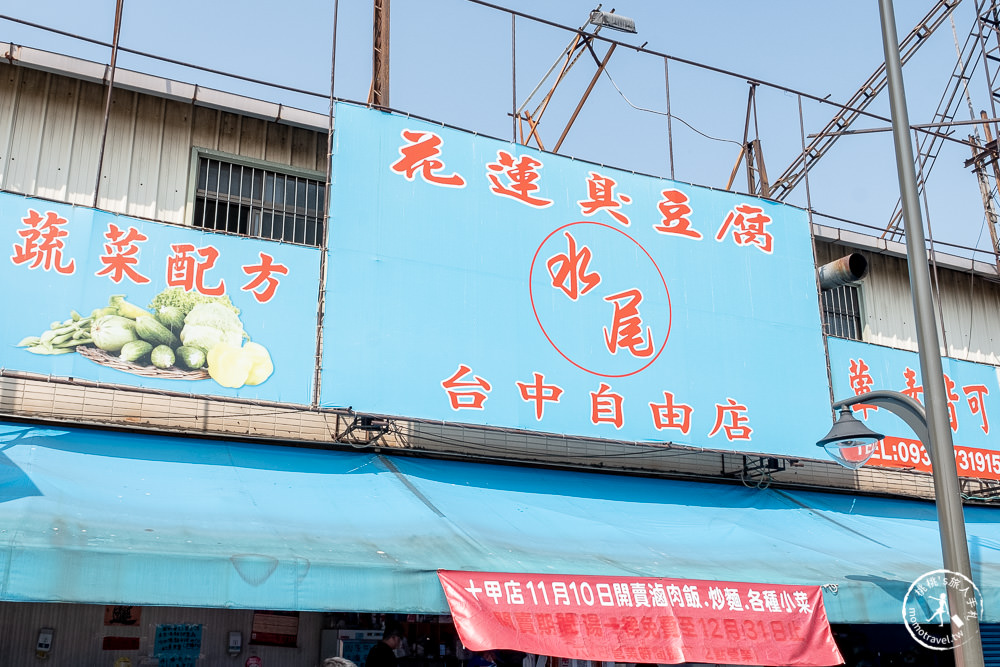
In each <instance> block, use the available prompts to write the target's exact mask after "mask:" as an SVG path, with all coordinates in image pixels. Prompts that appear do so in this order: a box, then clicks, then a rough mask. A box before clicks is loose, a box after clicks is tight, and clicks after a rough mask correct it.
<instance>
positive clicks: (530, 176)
mask: <svg viewBox="0 0 1000 667" xmlns="http://www.w3.org/2000/svg"><path fill="white" fill-rule="evenodd" d="M542 166H543V165H542V162H541V160H536V159H535V158H533V157H531V156H528V155H522V156H521V157H519V158H517V159H515V158H514V156H513V155H511V154H510V153H508V152H507V151H503V150H500V151H497V159H496V162H491V163H489V164H487V165H486V170H487V173H486V177H487V178H488V179H489V182H490V192H492V193H493V194H496V195H500V196H501V197H510V198H511V199H516V200H517V201H519V202H521V203H522V204H527V205H528V206H533V207H535V208H546V207H548V206H551V205H552V200H551V199H545V198H543V197H539V196H537V194H536V193H537V192H538V190H539V185H538V183H536V181H537V180H538V179H539V177H540V174H539V173H538V170H539V169H541V168H542Z"/></svg>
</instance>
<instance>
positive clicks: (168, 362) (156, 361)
mask: <svg viewBox="0 0 1000 667" xmlns="http://www.w3.org/2000/svg"><path fill="white" fill-rule="evenodd" d="M149 360H150V361H151V362H153V365H154V366H156V367H157V368H170V367H171V366H173V365H174V351H173V350H171V349H170V346H169V345H157V346H156V347H154V348H153V351H152V352H150V353H149Z"/></svg>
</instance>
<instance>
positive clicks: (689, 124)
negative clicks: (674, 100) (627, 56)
mask: <svg viewBox="0 0 1000 667" xmlns="http://www.w3.org/2000/svg"><path fill="white" fill-rule="evenodd" d="M604 75H605V76H607V77H608V81H610V82H611V85H612V86H614V88H615V90H617V91H618V94H619V95H621V98H622V99H623V100H625V103H626V104H628V105H629V106H630V107H632V108H633V109H635V110H636V111H644V112H646V113H651V114H656V115H657V116H666V117H667V118H672V119H674V120H676V121H679V122H681V123H683V124H684V125H686V126H687V127H688V129H690V130H691V131H692V132H695V133H696V134H700V135H701V136H703V137H705V138H706V139H711V140H712V141H720V142H725V143H730V144H735V145H737V146H742V145H743V144H742V143H740V142H739V141H735V140H733V139H722V138H720V137H713V136H711V135H709V134H706V133H704V132H702V131H701V130H699V129H698V128H696V127H695V126H694V125H692V124H691V123H689V122H687V121H686V120H684V119H683V118H681V117H680V116H678V115H677V114H672V113H667V112H666V111H660V110H658V109H647V108H646V107H640V106H637V105H635V104H633V103H632V100H630V99H629V98H628V97H627V96H626V95H625V93H624V92H623V91H622V89H621V88H619V87H618V84H617V83H615V80H614V78H613V77H612V76H611V72H609V71H608V68H607V67H605V68H604Z"/></svg>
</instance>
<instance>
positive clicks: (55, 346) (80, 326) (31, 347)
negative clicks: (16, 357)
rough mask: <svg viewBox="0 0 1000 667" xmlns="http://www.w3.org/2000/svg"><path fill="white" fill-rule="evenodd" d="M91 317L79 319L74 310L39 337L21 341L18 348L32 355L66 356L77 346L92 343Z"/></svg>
mask: <svg viewBox="0 0 1000 667" xmlns="http://www.w3.org/2000/svg"><path fill="white" fill-rule="evenodd" d="M93 321H94V320H93V318H92V317H81V315H80V313H78V312H76V311H75V310H74V311H72V312H71V313H70V317H69V318H68V319H66V320H63V321H62V322H58V321H57V322H53V323H52V324H51V325H50V326H49V328H48V329H47V330H46V331H43V332H42V334H41V335H40V336H28V337H26V338H23V339H21V341H20V342H19V343H18V344H17V346H18V347H25V348H27V349H28V352H31V353H32V354H67V353H69V352H72V351H74V350H75V349H76V346H77V345H88V344H91V343H93V342H94V341H93V339H92V338H91V337H90V328H91V323H92V322H93Z"/></svg>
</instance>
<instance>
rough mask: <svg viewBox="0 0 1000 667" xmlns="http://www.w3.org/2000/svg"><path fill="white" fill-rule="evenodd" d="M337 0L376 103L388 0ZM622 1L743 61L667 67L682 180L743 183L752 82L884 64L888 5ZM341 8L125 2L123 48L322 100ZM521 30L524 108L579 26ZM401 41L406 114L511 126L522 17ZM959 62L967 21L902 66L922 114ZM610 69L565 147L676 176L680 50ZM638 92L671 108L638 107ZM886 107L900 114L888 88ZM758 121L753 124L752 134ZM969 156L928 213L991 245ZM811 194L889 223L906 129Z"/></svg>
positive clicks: (802, 84)
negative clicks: (376, 38) (882, 11)
mask: <svg viewBox="0 0 1000 667" xmlns="http://www.w3.org/2000/svg"><path fill="white" fill-rule="evenodd" d="M495 1H496V4H498V5H502V6H504V7H509V8H510V9H514V10H517V11H520V12H524V13H527V14H532V15H534V16H538V17H540V18H543V19H545V20H547V21H552V22H555V23H558V24H561V25H566V26H572V27H579V26H580V25H582V24H583V23H584V22H585V20H586V18H587V15H588V14H589V11H590V10H591V9H594V8H595V6H596V3H593V2H589V1H583V0H533V1H529V0H495ZM11 5H14V3H7V6H5V7H3V8H2V9H0V14H4V15H7V16H12V17H15V18H18V19H22V20H25V21H30V22H34V23H40V24H44V25H47V26H50V27H52V28H56V29H58V30H62V31H67V32H71V33H75V34H79V35H81V36H84V37H88V38H91V39H97V40H101V41H107V42H110V40H111V35H112V27H113V21H114V9H115V5H114V1H113V0H102V1H101V2H97V1H95V0H77V1H75V2H70V1H69V0H41V1H39V2H34V3H27V2H20V3H16V5H15V6H11ZM933 5H934V3H933V2H931V1H930V0H920V1H919V2H918V1H917V0H906V1H905V2H903V1H899V2H897V3H896V17H897V24H898V32H899V36H900V38H901V39H902V38H903V37H904V36H905V35H907V34H908V33H909V31H910V30H911V29H912V28H913V26H914V25H915V24H916V23H917V21H918V20H919V19H920V18H922V17H923V16H924V15H925V14H926V13H927V12H928V11H929V10H930V8H931V7H932V6H933ZM337 7H338V31H337V55H336V62H337V70H336V77H335V81H336V83H335V85H336V94H337V96H338V97H342V98H347V99H361V100H363V99H364V98H365V97H366V96H367V91H368V85H369V80H370V68H371V65H370V61H371V56H370V41H371V13H372V7H371V0H339V2H338V3H337ZM612 8H614V9H616V10H617V12H618V13H620V14H623V15H625V16H629V17H632V18H634V19H635V22H636V26H637V28H638V34H637V35H626V34H623V33H613V32H610V31H605V32H603V33H602V35H604V36H608V37H613V38H616V39H619V40H621V41H622V42H624V43H625V44H629V45H634V46H639V45H642V44H643V43H647V44H646V48H648V49H652V50H654V51H657V52H660V53H665V54H668V55H670V56H673V57H675V58H678V59H683V60H689V61H694V62H698V63H703V64H705V65H709V66H711V67H714V68H719V69H722V70H727V71H731V72H734V73H736V74H737V76H725V75H722V74H720V73H716V72H712V71H709V70H705V69H698V68H695V67H691V66H687V65H684V64H683V63H680V62H678V61H671V62H670V65H669V74H670V98H671V109H672V111H673V113H674V115H675V116H676V119H675V120H674V122H673V128H672V135H673V136H672V139H673V154H674V174H675V177H676V178H677V179H678V180H681V181H687V182H693V183H698V184H701V185H708V186H712V187H719V188H721V187H724V186H725V185H726V182H727V180H728V179H729V175H730V172H731V171H732V169H733V166H734V164H735V162H736V157H737V155H738V152H739V146H738V143H739V142H740V141H741V140H742V138H743V130H744V123H745V119H746V103H747V93H748V85H747V82H746V80H747V78H748V77H749V78H753V79H756V80H760V81H764V82H768V83H773V84H777V85H779V86H783V87H786V88H790V89H794V90H798V91H802V92H805V93H809V94H810V95H814V96H817V97H824V96H827V95H829V96H830V99H832V100H836V101H846V100H847V99H848V98H850V96H851V95H852V94H853V93H854V92H855V91H856V90H857V89H858V88H859V86H860V85H861V84H862V83H863V82H864V81H865V80H866V79H867V78H868V77H869V76H870V75H871V74H872V72H874V71H875V69H876V68H877V67H878V65H879V64H880V63H881V61H882V58H883V56H882V43H881V35H880V29H879V17H878V3H877V2H875V0H866V1H864V2H862V1H860V0H846V1H843V2H838V3H803V2H801V1H794V0H772V1H771V2H767V3H748V2H744V1H739V0H724V1H720V2H711V3H707V2H697V3H692V2H680V1H679V0H630V1H629V0H626V1H624V2H621V3H620V4H611V3H605V5H604V7H602V9H604V10H610V9H612ZM974 10H975V7H974V3H973V1H972V0H966V1H965V2H964V3H960V4H959V6H958V8H957V9H956V11H955V13H954V17H955V25H956V27H955V30H956V34H957V37H958V41H959V44H963V43H964V42H965V40H966V38H967V36H968V34H969V32H970V30H971V29H972V27H973V22H974V19H975V12H974ZM333 16H334V3H333V1H332V0H324V1H320V0H286V1H285V2H283V3H280V4H274V3H262V2H257V1H256V0H243V1H241V2H236V1H235V0H217V1H216V2H194V1H193V0H174V1H173V2H170V3H154V2H149V1H148V0H126V1H125V9H124V16H123V27H122V35H121V44H122V46H124V47H127V48H131V49H136V50H140V51H144V52H148V53H152V54H156V55H160V56H164V57H167V58H172V59H176V60H181V61H184V62H188V63H193V64H196V65H200V66H203V67H209V68H212V69H216V70H221V71H226V72H232V73H236V74H239V75H242V76H246V77H251V78H254V79H260V80H264V81H270V82H275V83H281V84H283V85H286V86H291V87H294V88H300V89H304V90H309V91H315V92H317V93H321V94H322V93H326V92H327V91H329V88H330V78H331V77H330V64H331V43H332V38H333ZM515 29H516V44H517V50H516V71H517V90H516V92H517V102H518V104H520V103H521V102H523V101H524V98H525V97H526V95H527V94H528V92H530V90H531V89H532V88H533V87H534V86H535V84H536V83H538V81H539V80H540V79H541V77H542V75H543V74H544V73H545V71H546V70H547V69H548V68H549V66H550V65H551V64H552V63H553V61H554V60H555V59H556V57H557V56H558V55H559V53H560V52H561V51H562V49H563V48H564V47H565V46H566V45H567V44H568V43H569V40H570V38H571V35H570V34H569V33H566V32H564V31H561V30H559V29H557V28H554V27H551V26H548V25H544V24H538V23H533V22H531V21H529V20H527V19H521V18H519V19H517V21H516V22H515ZM391 35H392V79H391V104H392V106H393V107H394V108H396V109H400V110H403V111H407V112H409V113H413V114H416V115H421V116H425V117H429V118H433V119H436V120H440V121H443V122H446V123H450V124H453V125H456V126H458V127H462V128H466V129H470V130H475V131H478V132H482V133H486V134H490V135H493V136H499V137H501V138H510V136H511V132H512V124H511V119H510V116H509V114H510V113H511V107H512V93H511V81H512V74H511V60H512V59H511V42H512V34H511V19H510V16H509V15H508V14H507V13H505V12H500V11H496V10H494V9H491V8H489V7H485V6H482V5H478V4H474V3H471V2H468V0H435V2H416V1H415V0H395V2H394V3H393V4H392V28H391ZM0 40H2V41H11V42H15V43H18V44H23V45H26V46H32V47H36V48H42V49H47V50H52V51H57V52H61V53H67V54H70V55H75V56H79V57H84V58H88V59H92V60H96V61H100V62H107V61H108V59H109V53H108V49H106V48H104V47H100V46H96V45H91V44H86V43H82V42H79V41H74V40H69V39H66V38H64V37H59V36H55V35H52V34H50V33H47V32H45V31H41V30H38V29H34V28H30V27H27V26H24V25H20V24H17V23H15V22H12V21H6V20H0ZM606 48H607V46H606V45H603V44H602V45H599V46H598V47H597V51H598V53H599V55H601V56H603V54H604V51H605V49H606ZM956 57H957V56H956V47H955V39H954V37H953V34H952V27H951V24H950V22H948V21H945V22H944V23H943V24H942V25H941V27H940V28H939V29H938V30H937V31H936V32H935V33H934V34H933V35H932V36H931V37H930V38H929V39H928V40H926V43H925V44H924V45H923V46H922V47H921V49H920V50H919V52H918V53H917V54H916V56H914V58H913V59H912V60H911V61H910V62H909V64H907V66H906V69H905V78H906V86H907V91H906V92H907V96H908V102H909V113H910V121H911V122H912V123H914V124H918V123H927V122H930V121H931V120H932V119H933V115H934V112H935V109H936V107H937V105H938V102H939V100H940V99H941V98H942V96H943V95H944V94H945V91H946V88H947V86H948V84H949V79H950V74H951V72H952V69H953V67H954V65H955V62H956ZM119 65H120V66H122V67H127V68H130V69H137V70H140V71H145V72H150V73H153V74H159V75H162V76H168V77H171V78H175V79H178V80H182V81H189V82H194V83H200V84H203V85H208V86H212V87H216V88H220V89H224V90H231V91H234V92H239V93H243V94H247V95H251V96H254V97H260V98H262V99H267V100H272V101H279V102H284V103H287V104H291V105H293V106H298V107H303V108H309V109H313V110H316V111H325V110H326V109H327V107H328V104H327V101H326V100H324V99H322V98H320V97H314V96H304V95H297V94H294V93H288V92H286V91H281V90H276V89H269V88H265V87H260V86H254V85H250V84H246V83H243V82H240V81H234V80H230V79H226V78H223V77H218V76H215V75H211V74H207V73H204V72H199V71H196V70H192V69H186V68H182V67H178V66H174V65H166V64H163V63H159V62H155V61H151V60H149V59H146V58H142V57H139V56H135V55H131V54H126V53H123V54H121V55H120V57H119ZM594 71H595V64H594V62H593V60H592V59H590V57H589V56H586V57H584V58H581V60H580V62H579V63H578V64H577V65H576V67H575V68H574V69H573V71H572V72H571V74H570V76H569V77H568V78H567V80H566V81H565V82H564V83H563V84H562V85H561V86H560V88H559V90H558V91H557V93H556V95H555V96H554V98H553V101H552V104H551V106H550V107H549V109H548V110H547V111H546V116H545V119H544V120H543V124H542V126H541V130H542V138H543V141H544V142H545V145H546V148H551V147H552V145H553V144H554V143H555V141H556V139H557V138H558V136H559V134H560V133H561V132H562V128H563V126H564V125H565V123H566V122H567V121H568V119H569V116H570V114H571V112H572V110H573V108H574V107H575V105H576V103H577V101H578V100H579V98H580V96H581V95H582V93H583V91H584V90H585V88H586V86H587V84H588V83H589V82H590V78H591V76H592V75H593V73H594ZM608 72H609V74H610V78H609V77H604V78H602V79H601V80H600V81H599V82H598V84H597V86H596V87H595V89H594V92H593V93H592V95H591V97H590V99H589V101H588V103H587V104H586V106H585V107H584V109H583V111H582V113H581V114H580V117H579V119H578V120H577V121H576V123H575V125H574V126H573V129H572V130H571V131H570V132H569V134H568V137H567V140H566V142H565V144H564V145H563V147H562V150H561V152H562V153H564V154H568V155H572V156H575V157H578V158H581V159H586V160H591V161H596V162H600V163H603V164H609V165H613V166H616V167H621V168H625V169H632V170H635V171H639V172H643V173H650V174H655V175H661V176H669V175H670V160H669V157H668V155H669V153H668V143H667V124H666V119H665V116H663V115H662V111H663V110H664V109H665V104H666V94H665V83H664V81H665V72H664V64H663V60H662V59H661V58H658V57H654V56H649V55H644V54H639V53H637V52H636V51H634V50H631V49H627V48H618V50H617V52H616V53H615V54H614V57H613V58H612V59H611V61H610V63H609V66H608ZM976 72H977V76H976V77H975V78H974V79H973V81H972V82H971V84H970V94H971V96H972V102H973V106H974V109H975V111H976V113H977V114H978V112H979V110H980V109H986V111H987V113H992V111H991V109H990V107H989V97H988V94H987V90H986V84H985V81H984V80H983V77H982V74H981V72H982V67H981V65H980V66H979V67H978V69H977V70H976ZM612 80H613V81H614V84H612ZM615 85H617V87H618V88H620V89H621V94H620V93H619V92H618V90H616V89H615ZM546 89H547V87H546ZM625 98H627V99H628V102H626V100H625ZM536 99H540V98H536ZM629 103H631V104H632V105H635V106H637V107H642V108H648V109H653V110H656V111H659V112H661V113H651V112H649V111H640V110H636V109H634V108H632V107H631V106H630V105H629ZM534 106H535V105H534V104H532V105H531V107H532V108H533V107H534ZM798 107H799V99H798V97H797V96H796V95H794V94H791V93H787V92H783V91H780V90H774V89H770V88H767V87H761V88H759V89H758V91H757V129H758V132H757V133H756V134H757V136H759V137H760V139H761V142H762V147H763V155H764V160H765V164H766V166H767V170H768V174H769V176H770V177H771V178H772V180H773V179H775V178H776V177H777V176H778V175H779V174H781V173H782V172H783V171H784V170H785V168H786V167H787V166H788V165H789V164H790V163H791V161H792V159H793V158H794V157H795V156H796V155H797V154H798V152H799V151H800V150H801V142H802V138H801V134H800V128H799V111H798ZM802 108H803V124H804V129H805V132H806V134H808V133H810V132H815V131H818V130H819V129H820V128H822V127H823V126H824V125H825V124H826V122H827V121H828V120H829V119H830V118H831V117H832V115H833V114H834V113H835V109H834V108H833V107H830V106H827V105H821V104H818V103H816V102H814V101H811V100H808V99H804V100H803V101H802ZM960 109H961V111H960V113H959V115H958V116H957V119H959V120H965V119H967V118H968V112H967V110H966V106H965V104H964V103H963V104H962V106H961V107H960ZM869 110H870V111H873V112H875V113H878V114H880V115H883V116H888V109H887V102H886V100H885V95H884V93H883V95H882V96H880V98H879V100H878V101H877V102H876V103H875V104H873V105H872V106H871V107H870V108H869ZM682 121H683V122H682ZM684 123H686V124H688V125H690V126H691V127H688V126H687V125H685V124H684ZM885 126H886V123H884V122H882V121H879V120H875V119H862V120H860V121H859V122H858V123H856V125H855V126H854V127H855V128H856V129H860V128H878V127H885ZM692 128H693V129H692ZM969 131H970V130H969V128H968V127H961V128H957V130H956V136H961V137H964V136H966V135H967V134H968V133H969ZM754 135H755V133H754V132H753V130H751V137H753V136H754ZM969 155H970V152H969V149H968V148H966V147H963V146H960V145H958V144H953V143H947V144H946V145H945V146H944V148H943V149H942V150H941V154H940V156H939V157H938V161H937V164H936V166H935V168H934V172H933V174H932V176H931V179H930V181H929V187H928V192H929V202H930V203H929V206H930V215H929V216H928V217H927V219H926V220H925V222H927V221H928V220H929V222H930V224H931V226H932V230H933V236H934V237H935V238H936V239H939V240H943V241H949V242H952V243H959V244H963V245H969V246H978V247H981V248H988V247H989V245H990V240H989V233H988V232H987V231H986V229H985V227H984V216H983V210H982V204H981V200H980V196H979V191H978V186H977V184H976V181H975V178H974V177H973V175H972V173H971V172H970V171H969V170H968V169H966V168H965V167H964V166H963V162H964V160H965V159H967V158H968V157H969ZM745 184H746V181H745V177H744V176H743V172H742V171H741V172H740V173H739V175H738V176H737V180H736V184H735V187H736V188H737V189H740V188H745ZM810 195H811V201H812V206H813V208H814V209H816V210H817V211H819V212H822V213H826V214H829V215H833V216H838V217H842V218H847V219H850V220H855V221H858V222H860V223H863V224H866V225H871V226H874V227H877V228H882V227H884V226H885V225H886V224H887V222H888V220H889V217H890V215H891V213H892V210H893V208H894V206H895V204H896V200H897V198H898V186H897V183H896V172H895V162H894V155H893V150H892V140H891V136H890V134H889V133H887V132H881V133H871V134H861V135H853V136H847V137H843V138H842V139H840V140H839V141H838V142H837V143H836V144H835V146H834V147H833V149H832V150H831V151H830V153H829V154H828V155H826V156H825V157H824V158H823V160H822V162H821V163H819V164H818V165H817V166H816V167H815V168H814V169H813V171H812V172H811V175H810ZM787 201H789V202H790V203H794V204H797V205H805V204H806V199H805V188H804V185H799V187H798V188H796V190H795V191H794V192H793V193H792V196H790V197H789V198H788V200H787ZM818 221H819V222H827V223H828V224H833V223H830V221H828V220H827V221H824V220H822V219H818ZM870 233H871V232H870ZM959 254H964V253H959ZM979 257H980V258H981V259H988V258H986V257H985V256H983V255H980V256H979Z"/></svg>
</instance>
